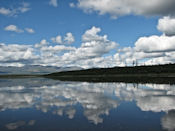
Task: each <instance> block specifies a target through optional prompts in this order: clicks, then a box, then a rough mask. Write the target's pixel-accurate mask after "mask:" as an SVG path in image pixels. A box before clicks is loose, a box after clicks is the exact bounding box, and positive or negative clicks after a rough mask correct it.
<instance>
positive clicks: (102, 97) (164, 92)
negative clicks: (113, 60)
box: [0, 78, 175, 130]
mask: <svg viewBox="0 0 175 131" xmlns="http://www.w3.org/2000/svg"><path fill="white" fill-rule="evenodd" d="M134 105H135V106H134ZM131 109H132V110H131ZM129 111H132V112H129ZM25 112H27V113H25ZM133 112H134V114H133ZM130 113H131V114H132V115H131V114H130ZM145 113H148V114H145ZM150 113H151V116H150ZM122 114H123V116H122ZM125 114H128V116H125ZM42 115H44V116H46V117H44V120H43V119H42V118H43V116H42ZM129 115H131V116H129ZM142 115H143V117H144V119H146V120H145V121H148V122H149V121H150V122H151V120H154V121H157V123H159V124H157V123H155V122H153V124H155V125H154V126H155V127H154V126H153V125H150V127H149V123H146V122H143V123H142V124H143V127H144V125H145V126H146V127H148V128H147V129H144V128H143V127H142V126H141V125H139V126H138V123H135V126H134V127H133V125H134V123H133V121H132V118H133V120H134V119H135V120H136V119H138V118H139V119H141V118H142ZM12 116H13V117H12ZM24 116H25V117H24ZM28 116H29V117H28ZM121 116H122V117H121ZM124 116H125V117H126V120H125V117H124ZM52 118H53V119H56V118H59V120H58V123H57V122H56V121H55V127H54V122H52ZM110 118H111V119H110ZM65 119H66V120H67V126H68V125H69V123H72V122H73V123H74V125H72V126H70V129H69V130H76V129H94V130H97V129H98V128H102V127H104V128H103V129H104V130H108V129H120V130H129V129H130V130H133V129H134V130H137V129H143V130H148V129H151V128H154V129H158V130H160V129H161V130H175V126H174V125H175V124H174V121H175V86H174V85H163V84H161V85H157V84H126V83H87V82H79V83H77V82H60V81H55V80H50V79H44V78H31V79H8V80H6V79H1V80H0V123H1V125H0V129H3V130H27V129H28V130H29V129H32V130H41V129H45V130H51V129H53V130H56V129H57V130H59V129H60V130H64V129H65V128H67V126H66V125H65V126H64V124H66V123H64V124H62V123H60V122H65V121H64V120H65ZM118 119H120V120H118ZM121 119H123V121H124V123H123V124H122V122H121V123H120V124H119V121H121ZM60 120H62V121H60ZM44 121H45V122H44ZM108 121H109V122H108ZM81 122H82V123H84V126H83V127H78V125H79V123H81ZM136 122H138V121H137V120H136ZM40 123H47V124H48V125H47V124H46V125H45V126H47V127H48V129H47V128H41V126H40ZM50 123H52V128H49V126H51V124H50ZM56 123H57V124H56ZM75 123H77V126H75V125H76V124H75ZM105 123H106V124H105ZM109 123H110V124H111V125H110V124H109ZM129 123H133V125H132V126H131V128H130V126H129V125H130V124H129ZM59 124H61V125H62V127H58V125H59ZM118 124H119V125H118ZM156 124H157V125H156ZM85 125H87V126H85ZM122 125H125V126H126V127H127V125H128V127H127V128H128V129H125V128H124V127H122ZM159 125H161V126H160V127H159ZM43 126H44V125H42V127H43ZM137 126H138V127H137Z"/></svg>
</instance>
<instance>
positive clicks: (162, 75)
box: [44, 64, 175, 84]
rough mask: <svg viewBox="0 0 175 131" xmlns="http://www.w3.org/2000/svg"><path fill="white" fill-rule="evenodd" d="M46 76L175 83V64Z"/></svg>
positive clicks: (89, 79) (88, 80)
mask: <svg viewBox="0 0 175 131" xmlns="http://www.w3.org/2000/svg"><path fill="white" fill-rule="evenodd" d="M44 77H47V78H52V79H58V80H62V81H86V82H129V83H130V82H134V83H159V84H162V83H163V84H175V64H166V65H154V66H135V67H114V68H96V69H87V70H78V71H67V72H57V73H52V74H48V75H44Z"/></svg>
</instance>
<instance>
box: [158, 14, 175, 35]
mask: <svg viewBox="0 0 175 131" xmlns="http://www.w3.org/2000/svg"><path fill="white" fill-rule="evenodd" d="M157 29H158V30H160V31H161V32H163V33H164V34H165V35H167V36H172V35H175V18H171V17H169V16H166V17H163V18H161V19H159V21H158V25H157Z"/></svg>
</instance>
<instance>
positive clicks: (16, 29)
mask: <svg viewBox="0 0 175 131" xmlns="http://www.w3.org/2000/svg"><path fill="white" fill-rule="evenodd" d="M4 30H5V31H13V32H17V33H21V32H24V31H23V30H22V29H19V28H18V27H17V26H16V25H9V26H6V27H5V28H4Z"/></svg>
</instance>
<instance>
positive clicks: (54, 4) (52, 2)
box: [49, 0, 58, 7]
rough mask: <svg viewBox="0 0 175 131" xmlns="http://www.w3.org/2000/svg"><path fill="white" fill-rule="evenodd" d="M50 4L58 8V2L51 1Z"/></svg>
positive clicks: (55, 0)
mask: <svg viewBox="0 0 175 131" xmlns="http://www.w3.org/2000/svg"><path fill="white" fill-rule="evenodd" d="M49 4H50V5H52V6H54V7H57V6H58V3H57V0H50V2H49Z"/></svg>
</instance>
